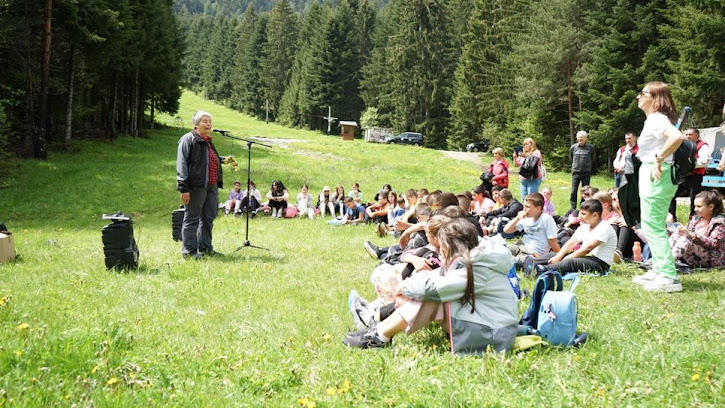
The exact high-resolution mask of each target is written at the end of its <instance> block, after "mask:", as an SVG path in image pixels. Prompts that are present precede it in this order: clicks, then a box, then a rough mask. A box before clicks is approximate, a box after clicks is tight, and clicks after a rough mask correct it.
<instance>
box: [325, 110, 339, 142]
mask: <svg viewBox="0 0 725 408" xmlns="http://www.w3.org/2000/svg"><path fill="white" fill-rule="evenodd" d="M322 119H325V120H326V121H327V134H328V135H329V134H330V126H331V125H332V123H333V122H334V121H336V120H337V118H333V117H332V108H331V107H330V106H328V107H327V116H323V117H322Z"/></svg>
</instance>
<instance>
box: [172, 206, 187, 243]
mask: <svg viewBox="0 0 725 408" xmlns="http://www.w3.org/2000/svg"><path fill="white" fill-rule="evenodd" d="M185 212H186V210H185V209H184V206H183V205H182V206H181V207H180V208H178V209H176V210H174V211H172V212H171V238H173V239H174V241H181V224H182V223H183V221H184V213H185Z"/></svg>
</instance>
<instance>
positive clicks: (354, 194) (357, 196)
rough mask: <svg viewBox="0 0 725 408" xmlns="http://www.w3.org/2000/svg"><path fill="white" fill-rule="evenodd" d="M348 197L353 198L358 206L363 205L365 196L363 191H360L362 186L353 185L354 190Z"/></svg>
mask: <svg viewBox="0 0 725 408" xmlns="http://www.w3.org/2000/svg"><path fill="white" fill-rule="evenodd" d="M347 196H348V197H351V198H352V199H353V200H355V202H356V203H358V204H360V203H362V198H363V194H362V191H360V184H358V183H352V190H350V193H349V194H348V195H347Z"/></svg>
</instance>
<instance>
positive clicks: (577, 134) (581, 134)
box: [576, 130, 589, 137]
mask: <svg viewBox="0 0 725 408" xmlns="http://www.w3.org/2000/svg"><path fill="white" fill-rule="evenodd" d="M579 136H584V137H589V133H587V131H586V130H580V131H578V132H576V137H579Z"/></svg>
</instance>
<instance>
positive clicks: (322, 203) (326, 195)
mask: <svg viewBox="0 0 725 408" xmlns="http://www.w3.org/2000/svg"><path fill="white" fill-rule="evenodd" d="M317 208H319V209H320V216H321V217H324V216H325V213H326V212H327V211H329V212H330V215H331V216H332V218H335V204H334V203H333V198H332V196H331V195H330V186H325V187H323V188H322V192H321V193H320V196H319V197H318V198H317Z"/></svg>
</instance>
